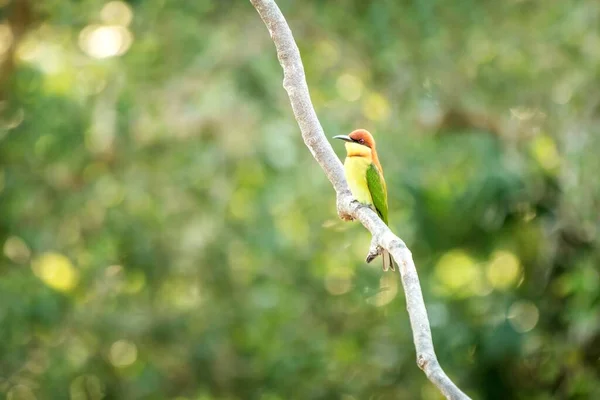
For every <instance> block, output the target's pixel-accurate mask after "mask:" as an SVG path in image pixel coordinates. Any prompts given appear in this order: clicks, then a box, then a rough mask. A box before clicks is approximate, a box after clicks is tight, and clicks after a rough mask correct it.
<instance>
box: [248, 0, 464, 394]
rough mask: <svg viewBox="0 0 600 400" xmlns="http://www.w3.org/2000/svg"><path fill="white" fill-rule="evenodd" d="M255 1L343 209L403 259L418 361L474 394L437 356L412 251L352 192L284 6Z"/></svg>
mask: <svg viewBox="0 0 600 400" xmlns="http://www.w3.org/2000/svg"><path fill="white" fill-rule="evenodd" d="M250 2H251V3H252V5H253V6H254V8H256V10H257V11H258V14H259V15H260V17H261V18H262V20H263V22H264V23H265V25H266V26H267V28H268V29H269V33H270V34H271V38H272V39H273V42H274V43H275V47H276V49H277V57H278V59H279V63H280V64H281V67H282V68H283V75H284V78H283V87H284V88H285V90H286V91H287V94H288V96H289V98H290V102H291V104H292V109H293V111H294V116H295V117H296V121H297V122H298V125H299V126H300V131H301V132H302V138H303V139H304V143H305V144H306V146H307V147H308V149H309V150H310V152H311V153H312V155H313V157H314V158H315V160H316V161H317V162H318V163H319V165H320V166H321V168H323V171H325V174H326V175H327V178H328V179H329V181H330V182H331V184H332V185H333V188H334V189H335V192H336V195H337V210H338V214H339V215H340V217H341V218H343V219H357V220H359V221H360V222H361V223H362V224H363V225H364V226H365V228H367V229H368V230H369V232H371V234H372V235H373V241H374V242H375V243H377V244H379V245H380V246H381V247H383V248H384V249H386V250H388V251H389V252H390V253H391V254H392V256H393V257H394V259H395V260H396V262H397V263H398V266H399V268H398V269H399V272H400V277H401V279H402V286H403V287H404V293H405V295H406V308H407V310H408V315H409V318H410V325H411V328H412V332H413V340H414V343H415V349H416V353H417V365H418V366H419V368H421V369H422V370H423V371H424V372H425V374H426V375H427V378H428V379H429V380H430V381H431V382H432V383H433V384H434V385H435V386H437V387H438V389H439V390H440V391H441V392H442V393H443V394H444V396H446V397H447V398H448V399H468V398H469V397H467V396H466V395H465V394H464V393H463V392H462V391H461V390H460V389H459V388H458V387H457V386H456V385H455V384H454V383H453V382H452V381H451V380H450V378H448V376H447V375H446V374H445V373H444V371H443V370H442V368H441V367H440V364H439V362H438V360H437V357H436V355H435V351H434V348H433V341H432V338H431V328H430V327H429V319H428V317H427V310H426V309H425V302H424V301H423V294H422V292H421V286H420V283H419V276H418V275H417V270H416V268H415V263H414V261H413V259H412V253H411V252H410V250H409V249H408V247H406V244H405V243H404V242H403V241H402V240H401V239H400V238H398V237H397V236H396V235H394V234H393V233H392V231H391V230H390V229H389V228H388V227H387V225H385V224H384V223H383V221H382V220H381V219H380V218H379V217H378V216H377V214H376V213H375V212H373V211H372V210H371V209H370V208H369V207H366V206H363V205H361V204H359V203H358V202H356V201H355V200H354V198H353V197H352V195H351V194H350V190H349V189H348V184H347V182H346V179H345V177H344V170H343V168H342V164H341V162H340V160H339V159H338V157H337V156H336V154H335V153H334V151H333V149H332V148H331V145H330V144H329V141H327V139H326V138H325V134H324V132H323V127H322V126H321V123H320V122H319V119H318V118H317V114H316V112H315V110H314V107H313V105H312V102H311V100H310V94H309V91H308V85H307V84H306V78H305V75H304V66H303V65H302V59H301V58H300V51H299V50H298V46H297V45H296V42H295V41H294V37H293V35H292V31H291V30H290V28H289V26H288V24H287V22H286V20H285V18H284V16H283V14H282V13H281V10H279V7H278V6H277V4H276V3H275V1H274V0H250Z"/></svg>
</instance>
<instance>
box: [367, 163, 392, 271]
mask: <svg viewBox="0 0 600 400" xmlns="http://www.w3.org/2000/svg"><path fill="white" fill-rule="evenodd" d="M367 186H368V187H369V192H371V198H372V199H373V206H375V210H377V213H378V214H379V216H380V217H381V219H382V220H383V222H385V224H386V225H387V224H388V202H387V187H386V186H385V180H384V179H383V176H382V174H381V171H379V169H378V168H377V167H376V166H375V164H373V163H371V164H370V165H369V167H368V168H367ZM381 257H382V258H383V270H384V271H388V270H390V269H391V270H392V271H394V270H395V269H396V265H395V264H396V263H395V262H394V259H393V258H392V255H391V254H390V253H388V252H387V251H385V250H384V251H383V252H382V254H381Z"/></svg>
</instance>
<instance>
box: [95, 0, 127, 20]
mask: <svg viewBox="0 0 600 400" xmlns="http://www.w3.org/2000/svg"><path fill="white" fill-rule="evenodd" d="M100 18H101V19H102V21H103V22H104V23H106V24H108V25H121V26H128V25H129V24H130V23H131V20H132V19H133V11H132V9H131V7H129V5H128V4H127V3H124V2H122V1H110V2H108V3H106V4H105V5H104V7H102V11H100Z"/></svg>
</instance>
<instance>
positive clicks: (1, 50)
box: [0, 24, 13, 57]
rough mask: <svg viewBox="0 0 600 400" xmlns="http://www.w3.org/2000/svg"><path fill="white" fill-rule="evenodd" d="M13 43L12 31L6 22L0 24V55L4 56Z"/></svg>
mask: <svg viewBox="0 0 600 400" xmlns="http://www.w3.org/2000/svg"><path fill="white" fill-rule="evenodd" d="M12 43H13V33H12V29H10V25H8V24H0V57H4V55H5V54H6V52H7V51H8V49H10V46H12Z"/></svg>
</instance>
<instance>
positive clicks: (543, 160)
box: [531, 135, 560, 170]
mask: <svg viewBox="0 0 600 400" xmlns="http://www.w3.org/2000/svg"><path fill="white" fill-rule="evenodd" d="M531 152H532V154H533V157H534V158H535V160H536V161H537V162H538V163H539V164H540V165H541V166H542V168H544V169H545V170H553V169H555V168H557V167H558V166H559V165H560V155H559V154H558V150H557V149H556V144H555V143H554V140H552V138H551V137H549V136H547V135H540V136H538V137H536V138H535V139H534V140H533V143H532V144H531Z"/></svg>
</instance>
